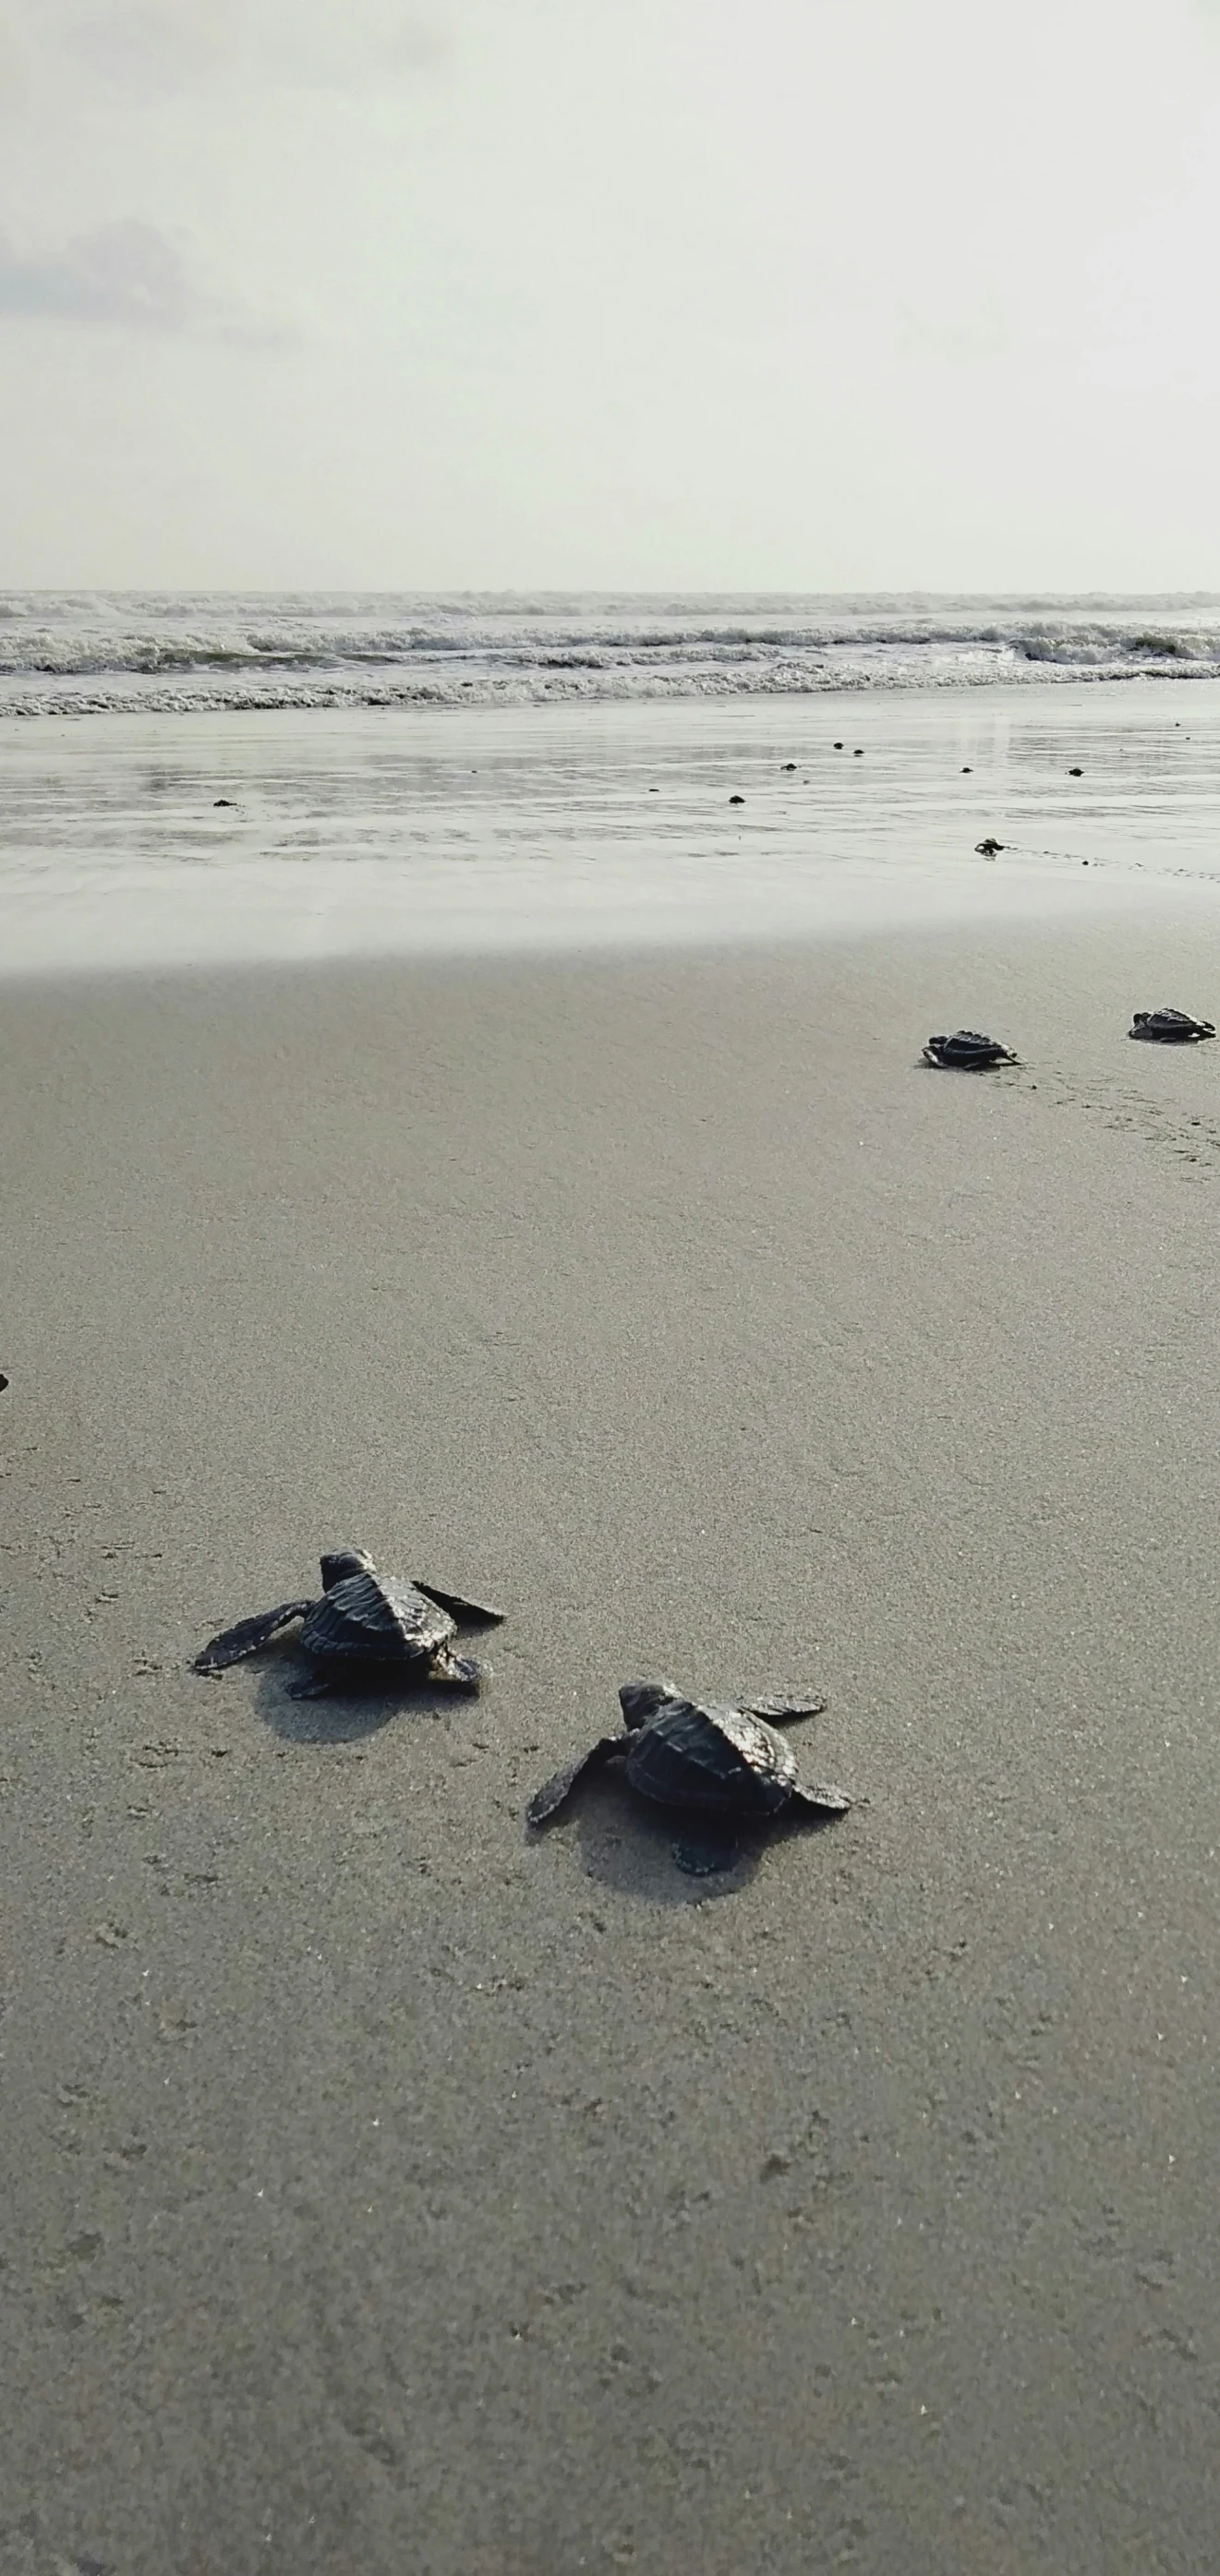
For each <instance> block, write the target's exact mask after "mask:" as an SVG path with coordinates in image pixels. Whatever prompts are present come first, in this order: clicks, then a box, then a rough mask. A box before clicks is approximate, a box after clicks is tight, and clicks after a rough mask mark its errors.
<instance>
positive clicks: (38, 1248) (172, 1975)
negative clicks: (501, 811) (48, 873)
mask: <svg viewBox="0 0 1220 2576" xmlns="http://www.w3.org/2000/svg"><path fill="white" fill-rule="evenodd" d="M1217 995H1220V934H1218V933H1217V931H1216V929H1215V927H1214V926H1213V924H1212V921H1211V917H1210V916H1205V915H1203V914H1200V915H1199V916H1198V918H1197V919H1196V918H1195V917H1194V916H1188V915H1186V914H1185V913H1181V914H1178V915H1167V916H1166V917H1165V918H1164V920H1163V921H1162V922H1160V923H1143V924H1140V925H1139V926H1138V927H1136V926H1127V927H1123V926H1122V925H1121V924H1112V925H1110V926H1109V927H1105V926H1103V927H1099V928H1097V929H1095V930H1094V931H1093V932H1092V933H1090V934H1088V935H1086V934H1084V933H1078V932H1073V933H1071V934H1068V933H1065V932H1063V931H1062V930H1060V931H1056V932H1054V933H1051V932H1049V931H1048V932H1045V933H1037V932H1032V931H1022V932H1017V931H1014V930H1009V931H1007V932H1003V933H1000V932H997V933H996V934H995V935H994V936H993V937H992V938H991V940H990V942H982V941H967V940H964V939H957V940H950V939H937V940H932V939H925V940H923V941H911V940H906V941H904V942H903V943H902V945H901V947H899V946H897V945H887V944H885V943H883V942H874V943H872V944H867V945H865V944H861V945H858V946H851V947H849V946H841V947H833V948H827V949H824V950H818V949H815V948H810V949H804V950H799V949H793V950H790V951H789V952H788V953H786V954H785V955H782V956H774V957H772V956H762V955H758V954H754V955H751V956H748V957H729V956H722V957H705V958H698V957H689V956H688V957H685V958H674V957H670V958H662V959H653V960H651V961H646V962H642V963H641V962H636V963H632V962H629V961H628V962H621V961H620V962H606V963H601V964H585V965H572V964H569V965H566V966H565V965H561V964H553V965H546V966H534V967H528V966H520V967H514V968H494V967H492V966H487V967H484V968H472V967H469V966H467V967H462V968H460V969H459V968H452V969H445V970H433V971H432V972H430V973H428V974H426V975H425V974H413V973H412V972H411V971H410V970H408V969H405V968H401V967H393V968H390V967H382V968H375V967H369V968H332V969H330V970H327V971H324V972H322V971H320V972H318V973H317V974H314V975H309V974H302V973H294V974H292V975H287V974H285V975H282V976H277V975H275V974H254V973H251V974H250V975H248V976H246V977H239V978H237V979H234V978H232V977H225V978H221V977H219V976H218V977H215V978H209V977H206V976H203V977H196V978H187V977H184V978H182V979H181V980H178V981H163V982H155V981H148V982H145V983H135V982H132V983H123V982H120V981H113V982H109V983H106V982H98V983H95V984H87V983H81V984H78V985H75V986H73V987H71V988H64V989H61V990H59V991H56V990H54V989H52V988H51V987H49V986H35V985H29V986H26V987H12V988H10V989H9V990H7V991H6V993H5V994H4V997H3V1011H2V1015H0V1086H2V1101H0V1140H2V1141H0V1151H2V1154H3V1166H4V1185H3V1205H4V1210H5V1222H4V1240H3V1248H2V1256H0V1257H2V1273H3V1302H2V1306H0V1365H2V1366H4V1367H5V1368H7V1369H8V1370H9V1372H10V1375H11V1379H12V1384H11V1387H10V1388H9V1391H8V1392H7V1394H5V1395H4V1396H3V1397H2V1398H0V1466H2V1469H3V1482H2V1484H0V1496H2V1498H3V1500H2V1509H3V1516H4V1526H3V1543H4V1551H5V1553H4V1567H5V1586H4V1590H5V1607H4V1653H3V1659H2V1660H3V1673H2V1681H0V1689H2V1692H3V1700H4V1717H3V1734H2V1737H0V1773H2V1775H3V1777H2V1780H0V1789H2V1792H3V1795H2V1801H0V1817H2V1819H3V1822H2V1827H0V1830H2V1833H3V1905H4V1917H5V1936H4V1958H3V1994H2V2000H3V2006H4V2012H3V2019H2V2021H0V2045H2V2048H3V2063H2V2067H0V2075H2V2080H3V2102H4V2119H3V2200H2V2215H0V2260H2V2264H3V2272H2V2286H3V2314H4V2338H3V2341H4V2380H3V2387H2V2388H0V2567H3V2569H4V2571H5V2576H9V2571H19V2576H26V2571H33V2576H55V2571H58V2570H60V2569H62V2568H63V2567H67V2568H68V2569H69V2570H88V2569H97V2568H103V2569H105V2570H107V2571H114V2576H252V2571H255V2570H268V2571H272V2576H313V2571H319V2576H321V2572H322V2571H326V2576H330V2571H342V2572H343V2576H347V2571H352V2576H356V2571H359V2576H403V2571H409V2572H410V2576H573V2571H576V2570H578V2569H582V2568H588V2569H590V2570H612V2569H616V2568H627V2569H630V2570H633V2571H636V2576H753V2571H755V2570H767V2571H771V2570H774V2571H778V2576H806V2571H809V2570H814V2569H821V2568H823V2567H826V2568H830V2567H833V2566H837V2565H839V2564H845V2565H848V2566H852V2567H855V2568H856V2569H859V2570H865V2571H870V2576H891V2571H894V2576H982V2571H991V2570H997V2571H1019V2572H1020V2576H1026V2571H1031V2570H1039V2571H1041V2570H1046V2571H1054V2576H1075V2571H1081V2576H1084V2571H1087V2576H1094V2571H1096V2576H1117V2571H1120V2570H1126V2569H1130V2570H1131V2571H1139V2576H1148V2571H1150V2570H1171V2569H1172V2570H1184V2569H1191V2570H1195V2569H1198V2570H1203V2569H1211V2568H1212V2567H1214V2565H1215V2563H1216V2547H1217V2543H1216V2532H1217V2527H1218V2517H1220V2445H1218V2441H1217V2414H1218V2410H1220V2327H1218V2326H1217V2314H1218V2311H1220V2277H1218V2276H1220V2245H1218V2231H1217V2222H1216V2188H1215V2159H1216V2143H1215V2142H1216V2134H1217V2100H1216V2084H1215V2077H1214V2072H1213V2067H1214V2060H1215V2056H1216V2050H1217V2045H1218V2043H1220V1995H1218V1994H1217V1991H1216V1987H1217V1974H1218V1968H1220V1960H1218V1956H1217V1953H1218V1949H1220V1934H1218V1930H1217V1905H1216V1891H1217V1883H1218V1877H1220V1869H1218V1864H1217V1846H1218V1845H1220V1814H1218V1810H1217V1770H1218V1762H1217V1751H1216V1711H1217V1675H1218V1673H1220V1606H1218V1601H1217V1587H1216V1581H1215V1534H1216V1501H1217V1488H1218V1486H1220V1450H1218V1445H1217V1442H1218V1433H1220V1403H1218V1399H1217V1385H1216V1330H1215V1308H1216V1219H1217V1210H1218V1208H1220V1045H1217V1046H1216V1047H1215V1048H1204V1049H1201V1050H1199V1051H1197V1052H1191V1053H1189V1054H1177V1053H1175V1054H1168V1053H1164V1052H1160V1051H1156V1050H1153V1049H1150V1048H1138V1047H1135V1046H1131V1045H1129V1044H1128V1043H1127V1040H1126V1036H1125V1030H1126V1025H1127V1019H1128V1015H1129V1012H1130V1010H1131V1008H1132V1006H1133V1005H1141V1004H1143V1005H1147V1004H1156V1003H1159V1002H1161V1001H1162V1000H1170V1001H1174V1002H1181V1003H1183V1004H1184V1005H1185V1006H1186V1007H1188V1008H1191V1007H1196V1008H1206V1007H1207V1006H1208V1004H1209V1001H1214V1000H1215V998H1216V997H1217ZM962 1020H966V1021H969V1022H974V1023H976V1024H981V1025H983V1026H984V1027H988V1026H993V1025H994V1026H995V1028H996V1029H997V1031H998V1033H999V1034H1001V1035H1003V1036H1005V1037H1008V1038H1009V1039H1010V1040H1011V1041H1012V1042H1014V1043H1015V1044H1017V1045H1018V1046H1019V1047H1020V1049H1021V1052H1022V1055H1023V1056H1024V1058H1025V1059H1026V1064H1025V1067H1024V1069H1023V1070H1022V1071H1020V1072H1019V1073H1011V1074H1003V1075H1000V1076H998V1077H995V1078H988V1079H972V1078H969V1077H957V1076H951V1075H944V1074H936V1073H933V1072H929V1071H925V1070H922V1069H918V1070H917V1069H916V1064H915V1059H916V1055H917V1047H918V1042H919V1041H920V1040H922V1038H923V1037H924V1036H925V1035H927V1033H928V1032H929V1030H931V1029H933V1028H944V1027H946V1026H948V1027H953V1026H955V1025H957V1024H959V1023H960V1022H961V1021H962ZM349 1540H354V1541H359V1542H363V1543H364V1544H365V1545H367V1546H369V1547H370V1548H371V1549H372V1550H373V1551H374V1553H375V1554H377V1555H378V1556H379V1557H380V1558H381V1559H382V1561H383V1562H385V1563H386V1564H387V1565H389V1566H392V1567H397V1568H400V1569H402V1570H404V1571H410V1570H412V1569H413V1568H414V1569H419V1570H422V1571H428V1570H431V1571H432V1572H433V1573H434V1574H435V1575H436V1576H437V1578H438V1579H440V1580H442V1581H444V1580H449V1581H451V1582H454V1583H457V1584H462V1583H472V1584H475V1585H478V1586H486V1587H488V1588H490V1589H491V1590H492V1591H493V1593H499V1594H501V1595H503V1597H504V1598H505V1600H506V1601H507V1602H508V1604H509V1605H510V1608H511V1612H512V1617H511V1622H510V1624H509V1625H508V1626H506V1627H505V1628H504V1629H503V1630H502V1631H500V1632H499V1633H498V1635H497V1637H496V1639H495V1641H494V1644H493V1646H492V1650H491V1651H492V1654H493V1659H494V1663H495V1677H494V1681H493V1683H492V1685H491V1687H490V1689H489V1690H488V1692H487V1693H486V1695H485V1697H484V1698H483V1700H482V1701H481V1702H479V1703H478V1704H476V1705H471V1704H458V1705H456V1706H454V1707H452V1708H451V1709H449V1710H448V1711H446V1712H444V1713H441V1714H421V1713H420V1712H419V1711H416V1712H415V1713H414V1714H406V1713H397V1714H388V1712H387V1709H386V1707H385V1706H384V1705H378V1706H373V1707H371V1708H370V1707H364V1708H362V1707H360V1706H359V1705H357V1704H356V1703H353V1702H344V1703H338V1704H336V1705H335V1706H334V1707H330V1708H328V1707H327V1705H326V1704H325V1703H321V1704H319V1705H314V1706H311V1705H309V1704H305V1705H303V1706H302V1705H300V1704H297V1703H294V1702H292V1701H291V1700H289V1699H288V1698H287V1697H286V1695H285V1681H286V1678H287V1677H289V1676H290V1674H291V1671H292V1670H293V1662H292V1655H291V1650H290V1649H289V1650H288V1652H287V1653H286V1654H284V1655H272V1656H269V1657H268V1658H267V1659H266V1660H265V1661H264V1663H263V1664H262V1666H261V1667H255V1666H252V1667H247V1668H245V1669H244V1670H239V1671H237V1672H236V1673H234V1674H232V1675H231V1676H229V1677H228V1678H227V1679H226V1680H225V1681H223V1682H220V1683H211V1684H209V1683H206V1682H204V1681H202V1680H199V1679H197V1678H196V1677H195V1676H194V1675H193V1674H192V1673H191V1672H190V1670H189V1668H188V1659H189V1657H190V1655H191V1653H192V1652H193V1651H194V1649H195V1648H196V1647H197V1646H198V1645H199V1644H200V1643H201V1642H202V1641H203V1639H204V1638H206V1637H207V1636H208V1635H209V1633H210V1632H211V1631H212V1629H213V1628H215V1627H216V1626H218V1625H220V1624H222V1623H223V1622H225V1621H227V1620H229V1619H231V1618H235V1617H237V1616H239V1615H240V1614H242V1613H243V1612H246V1611H250V1610H254V1609H256V1608H258V1607H260V1606H262V1605H263V1604H264V1603H269V1602H271V1601H273V1600H275V1599H277V1598H279V1597H281V1596H282V1595H284V1594H285V1593H291V1592H293V1591H294V1590H296V1589H298V1588H300V1587H301V1586H302V1585H304V1587H305V1589H308V1588H309V1586H310V1582H311V1580H312V1575H313V1568H314V1563H315V1560H316V1556H317V1553H318V1550H319V1548H320V1547H321V1546H323V1545H325V1544H331V1543H336V1542H343V1541H349ZM656 1669H660V1670H662V1671H665V1670H669V1671H672V1672H673V1673H675V1674H676V1675H677V1676H678V1677H679V1679H680V1680H681V1681H683V1682H685V1683H687V1684H689V1685H692V1686H696V1687H699V1688H702V1689H704V1690H707V1691H717V1692H722V1693H723V1692H725V1691H729V1690H732V1689H734V1688H736V1687H738V1686H747V1685H755V1686H757V1687H763V1688H766V1687H768V1686H770V1687H780V1686H783V1685H785V1684H789V1683H795V1682H801V1681H806V1680H812V1681H815V1682H818V1683H821V1684H822V1685H823V1686H824V1687H825V1689H826V1690H827V1691H828V1692H829V1694H830V1698H831V1706H830V1708H829V1710H828V1713H827V1714H826V1716H825V1717H823V1718H822V1719H820V1720H817V1721H815V1722H814V1723H813V1725H812V1726H811V1727H809V1728H808V1729H806V1730H801V1731H800V1733H801V1734H803V1736H804V1740H805V1742H806V1744H807V1746H808V1759H809V1763H810V1767H811V1768H815V1769H816V1770H818V1771H821V1772H823V1773H829V1774H830V1775H831V1776H832V1777H836V1776H837V1777H841V1778H842V1779H844V1780H845V1781H846V1782H847V1784H848V1785H850V1786H851V1787H853V1788H854V1789H855V1790H856V1791H857V1792H858V1793H859V1795H860V1798H861V1804H860V1805H859V1807H858V1808H857V1809H856V1810H855V1811H854V1812H853V1814H852V1815H851V1816H850V1817H849V1818H848V1819H847V1820H846V1821H845V1822H844V1823H843V1824H842V1825H840V1826H837V1827H834V1828H832V1829H829V1830H826V1831H823V1832H820V1833H818V1832H814V1833H801V1834H796V1833H794V1834H791V1835H788V1836H786V1837H784V1836H780V1837H777V1838H776V1839H775V1840H774V1841H773V1842H772V1843H771V1844H770V1845H769V1846H767V1847H766V1848H765V1849H760V1850H758V1851H756V1852H755V1853H754V1854H752V1856H751V1859H750V1862H749V1864H748V1865H747V1866H746V1867H745V1868H743V1869H742V1871H741V1872H740V1873H739V1874H738V1875H737V1877H735V1878H734V1879H733V1880H731V1881H730V1882H728V1883H727V1884H725V1885H724V1886H723V1887H722V1888H721V1889H720V1891H719V1892H718V1893H709V1889H708V1886H707V1884H706V1883H699V1882H695V1881H691V1880H689V1879H684V1878H682V1877H681V1876H680V1875H679V1873H678V1872H677V1871H676V1869H675V1868H674V1866H673V1863H672V1860H671V1857H670V1838H669V1836H668V1834H667V1833H666V1831H665V1829H664V1826H663V1824H661V1823H660V1822H655V1823H653V1822H650V1821H649V1820H648V1818H647V1817H646V1816H645V1815H643V1814H641V1813H640V1812H639V1811H638V1810H634V1809H632V1808H631V1806H630V1805H629V1802H628V1801H627V1799H626V1796H625V1794H624V1793H622V1792H621V1791H617V1790H615V1788H614V1787H613V1785H612V1784H611V1783H606V1784H604V1785H602V1786H600V1787H598V1788H597V1789H596V1790H595V1791H593V1792H592V1793H591V1794H590V1795H589V1796H588V1797H587V1799H586V1800H585V1801H584V1803H583V1804H582V1805H581V1806H580V1808H579V1810H578V1812H577V1813H576V1815H575V1816H574V1818H573V1820H572V1822H571V1823H570V1824H568V1825H565V1826H564V1827H562V1828H560V1829H558V1830H556V1831H554V1832H553V1833H551V1834H550V1835H549V1836H547V1837H546V1838H543V1839H539V1840H537V1841H536V1842H534V1843H533V1844H530V1843H528V1842H527V1840H526V1838H525V1835H524V1833H523V1829H522V1824H521V1810H522V1806H523V1804H524V1801H525V1798H526V1796H527V1795H528V1793H529V1790H530V1789H531V1787H532V1786H533V1785H534V1784H535V1783H536V1782H537V1781H538V1780H539V1779H540V1778H541V1777H543V1776H544V1775H545V1773H546V1772H547V1771H548V1770H549V1769H550V1768H551V1767H552V1766H553V1765H554V1764H555V1763H556V1762H557V1761H558V1760H559V1759H561V1758H562V1756H563V1755H564V1754H565V1753H566V1752H567V1751H568V1749H569V1748H573V1747H576V1746H579V1745H580V1743H581V1742H582V1741H583V1740H585V1739H586V1738H591V1737H592V1736H593V1735H594V1734H596V1733H597V1732H598V1731H599V1730H600V1728H601V1727H602V1726H603V1724H604V1723H605V1721H606V1719H607V1718H608V1717H610V1716H612V1715H613V1712H614V1688H615V1685H616V1683H617V1682H618V1681H619V1680H620V1679H621V1678H623V1677H624V1676H626V1675H628V1674H631V1673H635V1672H637V1671H645V1672H646V1671H649V1670H656Z"/></svg>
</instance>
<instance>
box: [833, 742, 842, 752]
mask: <svg viewBox="0 0 1220 2576" xmlns="http://www.w3.org/2000/svg"><path fill="white" fill-rule="evenodd" d="M842 749H843V745H842V743H841V742H837V743H836V744H835V750H836V751H842Z"/></svg>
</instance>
